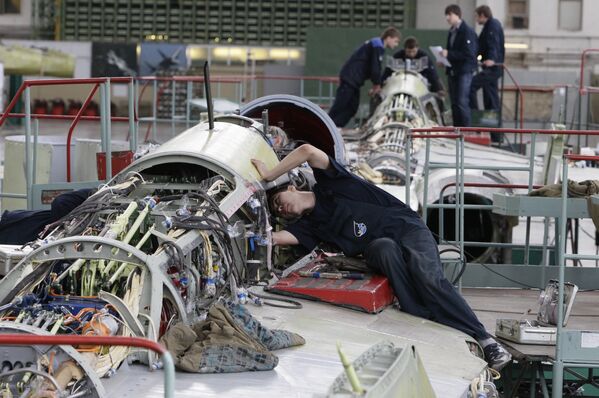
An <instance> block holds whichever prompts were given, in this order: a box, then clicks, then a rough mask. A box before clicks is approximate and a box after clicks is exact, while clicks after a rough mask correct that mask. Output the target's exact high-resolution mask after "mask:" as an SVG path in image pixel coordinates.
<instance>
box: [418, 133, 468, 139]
mask: <svg viewBox="0 0 599 398" xmlns="http://www.w3.org/2000/svg"><path fill="white" fill-rule="evenodd" d="M411 137H412V138H452V139H458V138H461V137H463V135H462V134H412V135H411Z"/></svg>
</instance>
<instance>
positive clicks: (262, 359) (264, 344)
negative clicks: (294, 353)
mask: <svg viewBox="0 0 599 398" xmlns="http://www.w3.org/2000/svg"><path fill="white" fill-rule="evenodd" d="M160 342H161V343H162V344H163V345H164V346H165V347H166V348H167V349H168V350H169V351H170V353H171V354H172V355H173V357H174V358H175V365H176V366H177V368H178V369H181V370H185V371H187V372H195V373H233V372H245V371H257V370H272V369H274V367H275V366H277V364H278V362H279V359H278V358H277V356H276V355H274V354H272V353H271V352H270V351H272V350H278V349H281V348H287V347H292V346H297V345H302V344H304V343H305V340H304V339H303V338H302V337H301V336H300V335H298V334H295V333H292V332H287V331H285V330H270V329H268V328H266V327H264V326H263V325H262V324H260V322H258V321H257V320H256V319H255V318H254V317H252V315H251V314H250V313H249V312H248V311H247V309H245V308H244V307H242V306H241V305H239V304H233V303H226V304H223V303H216V304H214V305H212V307H210V309H209V311H208V316H207V317H206V320H204V321H201V322H198V323H196V324H194V325H191V326H189V325H186V324H184V323H182V322H179V323H177V324H175V325H174V326H173V327H171V328H170V329H169V330H168V331H167V332H166V333H165V335H164V336H163V337H162V338H161V339H160Z"/></svg>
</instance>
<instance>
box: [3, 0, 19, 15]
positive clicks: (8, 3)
mask: <svg viewBox="0 0 599 398" xmlns="http://www.w3.org/2000/svg"><path fill="white" fill-rule="evenodd" d="M20 13H21V0H0V14H20Z"/></svg>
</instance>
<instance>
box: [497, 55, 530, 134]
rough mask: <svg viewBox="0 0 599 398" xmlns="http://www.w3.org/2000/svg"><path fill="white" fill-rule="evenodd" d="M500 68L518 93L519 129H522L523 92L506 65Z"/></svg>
mask: <svg viewBox="0 0 599 398" xmlns="http://www.w3.org/2000/svg"><path fill="white" fill-rule="evenodd" d="M501 66H502V67H503V70H504V71H506V72H507V74H508V76H509V77H510V79H512V82H513V83H514V85H515V86H516V90H518V92H519V93H520V128H521V129H522V128H524V91H522V88H521V87H520V85H519V84H518V82H517V81H516V79H514V76H513V75H512V72H510V69H509V68H508V67H507V65H505V64H501Z"/></svg>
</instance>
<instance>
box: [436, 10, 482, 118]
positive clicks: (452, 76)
mask: <svg viewBox="0 0 599 398" xmlns="http://www.w3.org/2000/svg"><path fill="white" fill-rule="evenodd" d="M445 20H446V21H447V23H448V24H449V25H450V26H451V28H450V29H449V34H448V36H447V48H446V49H444V50H443V51H442V52H441V54H442V55H443V56H444V57H446V58H447V60H448V61H449V63H450V64H451V66H448V67H447V69H446V70H447V84H448V86H449V87H448V88H449V98H450V100H451V113H452V116H453V125H454V126H465V127H467V126H470V86H471V84H472V74H473V73H474V72H475V71H476V66H477V62H476V55H477V54H478V39H477V37H476V33H475V32H474V30H472V28H471V27H470V26H468V25H467V24H466V22H464V21H462V10H461V9H460V7H459V6H458V5H456V4H451V5H449V6H447V7H446V8H445Z"/></svg>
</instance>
